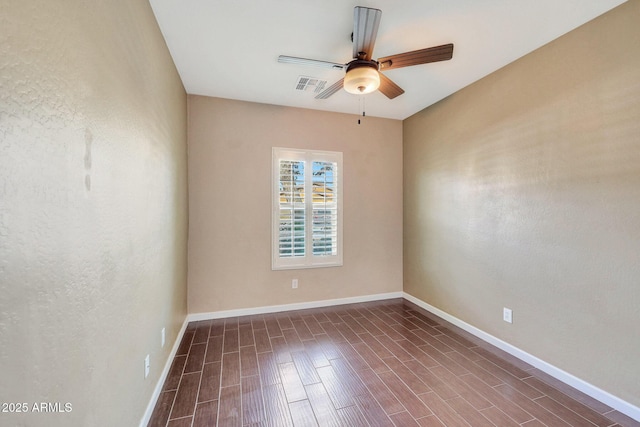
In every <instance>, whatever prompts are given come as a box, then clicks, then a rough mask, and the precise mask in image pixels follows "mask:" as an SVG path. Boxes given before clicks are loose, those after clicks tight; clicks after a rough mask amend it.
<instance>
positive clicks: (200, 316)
mask: <svg viewBox="0 0 640 427" xmlns="http://www.w3.org/2000/svg"><path fill="white" fill-rule="evenodd" d="M403 295H404V294H403V293H402V292H389V293H385V294H374V295H363V296H357V297H349V298H338V299H330V300H320V301H310V302H299V303H294V304H283V305H269V306H264V307H252V308H240V309H236V310H223V311H212V312H208V313H193V314H190V315H188V316H187V320H188V321H189V322H195V321H198V320H210V319H223V318H225V317H236V316H249V315H253V314H266V313H278V312H281V311H293V310H304V309H307V308H318V307H330V306H333V305H343V304H355V303H359V302H369V301H379V300H385V299H392V298H402V297H403Z"/></svg>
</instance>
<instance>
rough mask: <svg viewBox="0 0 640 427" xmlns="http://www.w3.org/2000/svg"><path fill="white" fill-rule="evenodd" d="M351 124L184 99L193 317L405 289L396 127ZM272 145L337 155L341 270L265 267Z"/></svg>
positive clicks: (345, 118)
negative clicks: (341, 180) (340, 177)
mask: <svg viewBox="0 0 640 427" xmlns="http://www.w3.org/2000/svg"><path fill="white" fill-rule="evenodd" d="M357 119H358V117H357V116H354V115H346V114H336V113H326V112H319V111H312V110H304V109H296V108H286V107H277V106H272V105H264V104H255V103H248V102H240V101H229V100H224V99H216V98H206V97H199V96H190V97H189V312H190V313H199V312H211V311H218V310H229V309H238V308H250V307H261V306H268V305H278V304H288V303H295V302H306V301H317V300H325V299H332V298H345V297H352V296H361V295H369V294H377V293H386V292H398V291H401V290H402V122H400V121H398V120H384V119H375V118H366V119H365V120H364V122H363V124H361V125H358V124H357ZM272 147H290V148H312V149H320V150H330V151H342V152H343V162H344V170H345V176H344V189H343V190H344V197H345V198H344V265H343V266H342V267H332V268H314V269H304V270H287V271H272V270H271V148H272ZM292 278H298V279H299V281H300V287H299V288H298V289H296V290H292V289H291V279H292Z"/></svg>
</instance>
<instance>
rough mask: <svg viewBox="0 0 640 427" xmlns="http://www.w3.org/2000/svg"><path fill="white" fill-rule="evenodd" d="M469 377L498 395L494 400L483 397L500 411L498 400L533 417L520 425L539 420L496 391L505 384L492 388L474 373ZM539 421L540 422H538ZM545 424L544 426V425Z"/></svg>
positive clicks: (489, 397)
mask: <svg viewBox="0 0 640 427" xmlns="http://www.w3.org/2000/svg"><path fill="white" fill-rule="evenodd" d="M468 375H473V377H474V378H475V379H476V380H477V381H480V382H481V383H482V384H484V385H485V386H487V387H488V388H490V389H491V390H492V391H493V392H494V393H496V396H495V397H496V398H497V399H494V398H492V397H491V396H486V395H484V394H483V395H482V396H483V397H484V398H485V399H487V400H488V401H489V402H490V403H492V404H493V405H494V406H496V407H497V408H498V409H500V406H498V404H497V403H496V400H497V401H501V402H506V403H508V404H511V405H514V406H516V407H517V409H520V410H521V411H523V412H524V413H525V414H527V415H529V416H530V417H531V419H529V420H527V421H525V422H524V423H520V424H525V423H528V422H530V421H532V420H537V417H536V416H535V415H533V414H532V413H531V412H529V411H527V410H526V409H524V408H523V407H521V406H520V405H518V404H517V403H516V402H513V401H512V400H511V399H508V398H506V397H504V396H503V395H502V393H500V392H499V391H498V390H496V389H495V387H499V386H501V385H505V384H498V385H496V386H495V387H494V386H491V385H489V384H487V383H486V382H484V380H482V378H480V377H478V376H477V375H475V374H474V373H469V374H468ZM525 397H526V396H525ZM500 410H501V411H502V409H500ZM502 412H504V413H505V414H506V415H507V416H508V417H509V418H511V419H512V420H513V421H514V422H515V423H518V422H517V421H516V420H515V419H513V418H512V417H511V416H510V415H509V414H507V413H506V412H505V411H502ZM538 421H540V420H538ZM543 424H544V423H543ZM551 427H553V426H551Z"/></svg>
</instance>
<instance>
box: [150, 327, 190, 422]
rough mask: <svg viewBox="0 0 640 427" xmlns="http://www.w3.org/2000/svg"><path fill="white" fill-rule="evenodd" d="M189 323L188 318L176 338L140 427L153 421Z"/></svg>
mask: <svg viewBox="0 0 640 427" xmlns="http://www.w3.org/2000/svg"><path fill="white" fill-rule="evenodd" d="M188 323H189V320H188V317H187V318H185V319H184V322H183V323H182V327H181V328H180V331H179V332H178V336H177V337H176V340H175V342H174V343H173V347H172V348H171V352H170V353H169V357H168V358H167V361H166V362H165V364H164V369H162V373H161V374H160V378H158V382H157V383H156V387H155V389H154V390H153V394H152V395H151V400H150V401H149V404H148V405H147V409H146V411H144V415H143V416H142V419H141V420H140V427H147V424H149V420H150V419H151V415H152V414H153V410H154V409H155V407H156V403H157V402H158V397H160V392H162V387H163V385H164V381H165V380H166V379H167V375H169V370H170V369H171V364H172V363H173V359H174V358H175V357H176V353H177V352H178V347H180V342H181V341H182V337H183V336H184V331H186V329H187V324H188Z"/></svg>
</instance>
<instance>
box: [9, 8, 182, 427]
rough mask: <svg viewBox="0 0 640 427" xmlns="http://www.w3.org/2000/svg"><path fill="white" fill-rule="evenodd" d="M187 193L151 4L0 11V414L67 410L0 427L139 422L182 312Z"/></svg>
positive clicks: (177, 95) (176, 113) (177, 122)
mask: <svg viewBox="0 0 640 427" xmlns="http://www.w3.org/2000/svg"><path fill="white" fill-rule="evenodd" d="M186 188H187V187H186V95H185V92H184V89H183V87H182V84H181V82H180V80H179V77H178V75H177V73H176V71H175V68H174V66H173V62H172V60H171V58H170V56H169V53H168V50H167V49H166V46H165V44H164V40H163V39H162V36H161V34H160V31H159V30H158V28H157V24H156V22H155V19H154V16H153V14H152V11H151V8H150V7H149V4H148V2H147V1H145V0H135V1H131V0H117V1H115V0H110V1H80V0H77V1H65V2H52V1H48V0H41V1H25V2H21V1H3V2H1V3H0V377H1V378H0V402H25V403H28V404H29V405H32V404H33V403H40V402H51V403H62V404H64V403H67V402H68V403H71V405H72V406H71V409H72V410H71V412H69V413H53V414H52V413H40V414H35V413H30V414H14V415H11V414H6V413H0V425H3V426H9V425H11V426H13V425H21V426H22V425H24V426H133V425H137V424H138V422H139V421H140V419H141V417H142V415H143V413H144V411H145V409H146V405H147V403H148V402H149V399H150V397H151V394H152V391H153V388H154V386H155V385H156V382H157V380H158V378H159V375H160V372H161V368H162V366H163V365H164V363H165V361H166V359H167V357H168V353H169V351H170V348H171V345H172V343H173V341H174V340H175V338H176V335H177V333H178V331H179V328H180V326H181V324H182V322H183V320H184V318H185V315H186V240H187V239H186V232H187V228H186V227H187V194H186ZM162 327H166V328H167V344H168V345H165V347H164V348H163V349H161V348H160V329H161V328H162ZM147 353H150V354H151V364H152V365H151V375H150V376H149V378H147V379H146V380H145V379H144V371H143V359H144V357H145V355H146V354H147ZM29 409H30V410H31V409H32V407H31V406H30V407H29Z"/></svg>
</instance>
